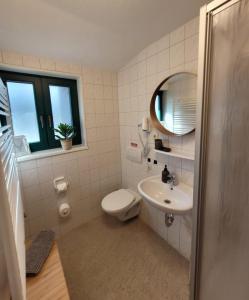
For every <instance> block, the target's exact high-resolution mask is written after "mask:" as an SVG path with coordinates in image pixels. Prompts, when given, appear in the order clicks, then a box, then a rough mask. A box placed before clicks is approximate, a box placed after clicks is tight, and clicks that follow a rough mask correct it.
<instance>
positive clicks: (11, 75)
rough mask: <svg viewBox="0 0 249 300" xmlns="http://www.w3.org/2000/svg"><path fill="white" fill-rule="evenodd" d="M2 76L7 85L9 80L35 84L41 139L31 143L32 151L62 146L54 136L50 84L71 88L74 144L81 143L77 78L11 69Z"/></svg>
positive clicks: (0, 74)
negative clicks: (18, 71)
mask: <svg viewBox="0 0 249 300" xmlns="http://www.w3.org/2000/svg"><path fill="white" fill-rule="evenodd" d="M0 78H2V81H3V82H4V84H5V85H7V83H8V82H17V83H30V84H32V85H33V90H34V98H35V108H36V114H37V124H38V129H39V135H40V141H39V142H34V143H29V146H30V150H31V152H35V151H41V150H48V149H53V148H59V147H60V141H59V140H58V139H55V136H54V120H53V113H52V105H51V95H50V91H49V86H50V85H52V86H58V87H67V88H69V90H70V105H71V119H72V125H73V127H74V129H75V132H76V136H75V137H74V138H73V145H79V144H81V142H82V139H81V128H80V115H79V104H78V91H77V81H76V80H74V79H66V78H59V77H50V76H42V75H33V74H26V73H17V72H9V71H0ZM27 126H28V124H27Z"/></svg>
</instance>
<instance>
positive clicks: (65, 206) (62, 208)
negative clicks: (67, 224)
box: [59, 203, 71, 218]
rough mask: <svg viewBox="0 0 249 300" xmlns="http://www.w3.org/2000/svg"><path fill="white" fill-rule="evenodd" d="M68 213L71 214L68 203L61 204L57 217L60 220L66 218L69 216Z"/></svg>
mask: <svg viewBox="0 0 249 300" xmlns="http://www.w3.org/2000/svg"><path fill="white" fill-rule="evenodd" d="M70 212H71V208H70V206H69V204H68V203H62V204H61V205H60V206H59V215H60V216H61V217H62V218H66V217H68V216H69V215H70Z"/></svg>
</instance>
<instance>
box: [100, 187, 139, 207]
mask: <svg viewBox="0 0 249 300" xmlns="http://www.w3.org/2000/svg"><path fill="white" fill-rule="evenodd" d="M134 200H135V196H134V195H132V194H131V193H130V192H128V191H127V190H124V189H120V190H118V191H115V192H112V193H110V194H109V195H107V196H105V198H104V199H103V200H102V203H101V205H102V208H103V210H105V211H106V212H118V211H119V210H122V209H125V208H126V207H129V205H131V203H132V202H133V201H134Z"/></svg>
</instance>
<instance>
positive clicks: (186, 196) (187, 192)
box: [138, 176, 193, 215]
mask: <svg viewBox="0 0 249 300" xmlns="http://www.w3.org/2000/svg"><path fill="white" fill-rule="evenodd" d="M138 191H139V193H140V194H141V195H142V196H143V198H144V199H145V200H146V201H147V202H148V203H150V204H151V205H153V206H154V207H156V208H158V209H160V210H162V211H164V212H165V213H173V214H176V215H177V214H178V215H182V214H185V213H187V212H189V211H190V210H191V209H192V208H193V188H192V187H190V186H188V185H186V184H184V183H181V182H180V183H178V184H177V185H176V186H173V190H171V189H170V184H167V183H164V182H162V181H161V176H152V177H148V178H145V179H143V180H142V181H140V182H139V184H138Z"/></svg>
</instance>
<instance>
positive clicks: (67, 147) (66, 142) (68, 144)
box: [61, 140, 72, 150]
mask: <svg viewBox="0 0 249 300" xmlns="http://www.w3.org/2000/svg"><path fill="white" fill-rule="evenodd" d="M61 146H62V149H63V150H70V149H72V140H61Z"/></svg>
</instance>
